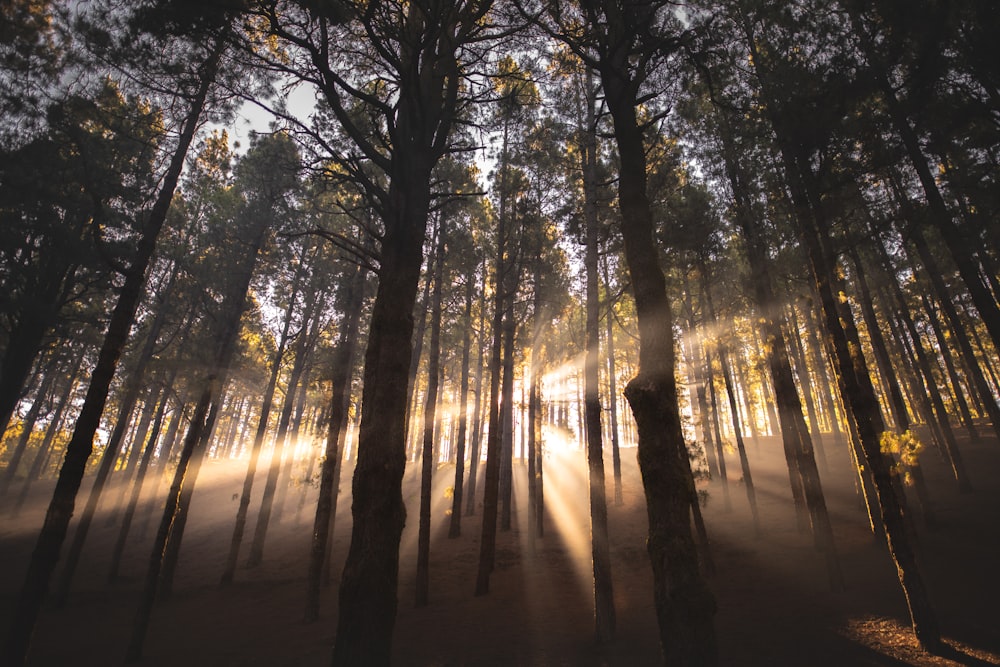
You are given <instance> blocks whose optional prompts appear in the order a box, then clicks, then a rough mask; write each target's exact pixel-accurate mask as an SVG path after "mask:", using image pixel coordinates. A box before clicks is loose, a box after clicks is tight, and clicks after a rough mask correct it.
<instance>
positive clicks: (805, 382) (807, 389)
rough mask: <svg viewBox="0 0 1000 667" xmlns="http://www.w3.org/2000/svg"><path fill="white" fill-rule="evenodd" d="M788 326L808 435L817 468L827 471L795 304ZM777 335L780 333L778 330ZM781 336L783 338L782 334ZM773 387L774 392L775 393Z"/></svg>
mask: <svg viewBox="0 0 1000 667" xmlns="http://www.w3.org/2000/svg"><path fill="white" fill-rule="evenodd" d="M788 317H789V318H790V319H789V320H788V326H789V327H791V332H792V333H791V334H790V335H789V336H787V339H788V340H791V341H792V344H791V348H792V349H791V351H792V357H793V358H794V359H795V370H796V375H797V376H798V379H799V386H801V387H802V397H803V398H804V399H805V404H806V414H807V416H808V417H809V437H810V440H811V441H812V444H813V450H814V451H815V453H816V460H817V462H818V463H819V470H820V472H822V473H826V472H827V463H826V451H825V450H824V448H823V434H822V433H820V430H819V417H818V415H817V412H816V398H817V397H818V395H817V394H816V393H814V392H813V382H812V377H811V375H810V373H809V365H808V364H807V363H806V354H805V350H804V349H803V347H802V335H801V331H800V329H799V322H798V317H797V316H796V314H795V306H793V305H789V307H788ZM777 335H782V333H781V332H780V331H779V332H777ZM782 338H785V337H784V336H783V335H782ZM777 391H778V390H777V388H775V393H777Z"/></svg>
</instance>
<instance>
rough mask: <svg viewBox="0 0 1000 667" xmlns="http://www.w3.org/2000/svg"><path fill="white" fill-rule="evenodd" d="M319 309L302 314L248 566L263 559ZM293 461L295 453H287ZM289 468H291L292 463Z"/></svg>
mask: <svg viewBox="0 0 1000 667" xmlns="http://www.w3.org/2000/svg"><path fill="white" fill-rule="evenodd" d="M315 306H316V300H315V295H313V298H312V299H311V300H310V302H309V304H308V305H307V306H306V309H305V312H304V313H303V315H302V329H301V331H299V335H298V338H297V339H296V341H295V349H294V350H293V351H292V354H293V355H294V357H295V361H294V362H292V370H291V373H290V374H289V377H288V385H287V389H286V390H285V399H284V401H283V402H282V406H281V416H280V417H279V418H278V432H277V434H276V435H275V436H274V449H273V450H272V453H271V461H270V464H269V466H268V469H267V479H266V481H265V482H264V494H263V496H262V497H261V499H260V510H259V512H258V514H257V524H256V526H255V527H254V533H253V540H252V541H251V542H250V553H249V554H248V556H247V567H256V566H258V565H260V564H261V562H262V561H263V560H264V542H265V541H266V539H267V531H268V527H269V526H270V522H271V512H272V509H273V507H274V499H275V493H276V491H277V488H278V479H279V477H280V476H281V470H282V467H283V461H284V458H285V456H286V451H287V449H288V426H289V424H290V423H291V419H292V410H293V409H294V407H295V392H296V390H297V389H298V386H299V380H300V379H301V377H302V371H303V369H304V367H305V358H306V356H307V355H306V347H307V345H306V343H307V341H308V338H309V334H308V328H309V322H310V321H311V320H312V317H313V312H314V309H315ZM287 456H288V458H289V459H291V458H292V454H291V453H288V454H287ZM288 465H291V464H290V463H289V464H288Z"/></svg>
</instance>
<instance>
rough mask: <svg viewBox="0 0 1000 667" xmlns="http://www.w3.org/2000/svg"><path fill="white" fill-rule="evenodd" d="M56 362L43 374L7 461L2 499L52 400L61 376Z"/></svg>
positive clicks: (1, 484) (14, 477) (1, 490)
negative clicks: (58, 377)
mask: <svg viewBox="0 0 1000 667" xmlns="http://www.w3.org/2000/svg"><path fill="white" fill-rule="evenodd" d="M55 361H56V359H53V360H52V361H50V362H49V363H48V364H46V369H45V370H44V371H43V373H42V381H41V383H40V385H39V387H38V390H37V391H36V392H35V400H34V401H32V403H31V407H30V408H29V409H28V414H26V415H25V416H24V420H23V421H22V422H21V435H20V436H18V439H17V444H16V445H15V446H14V451H13V452H12V453H11V456H10V460H9V461H7V469H6V470H5V471H4V475H3V480H2V482H0V498H4V497H5V496H6V495H7V491H8V490H9V489H10V486H11V484H13V482H14V479H16V477H17V469H18V467H19V466H20V465H21V459H22V458H24V453H25V451H27V449H28V441H29V440H31V434H32V433H33V432H34V430H35V424H36V423H37V422H38V417H39V415H40V414H41V411H42V406H44V405H46V404H47V403H48V402H49V400H50V396H49V390H50V389H51V388H52V385H53V383H54V382H55V379H56V376H57V375H59V373H58V371H57V367H56V364H55Z"/></svg>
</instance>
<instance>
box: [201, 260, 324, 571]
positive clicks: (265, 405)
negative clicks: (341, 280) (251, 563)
mask: <svg viewBox="0 0 1000 667" xmlns="http://www.w3.org/2000/svg"><path fill="white" fill-rule="evenodd" d="M304 267H305V262H303V261H301V259H300V261H299V269H298V271H296V274H295V280H294V281H293V283H292V294H291V296H290V297H289V299H288V308H287V310H286V311H285V321H284V323H283V324H282V327H281V335H280V336H279V337H278V349H277V350H276V351H275V353H274V360H273V361H272V362H271V374H270V376H268V379H267V386H266V387H265V388H264V397H263V399H262V400H261V406H260V416H259V417H258V419H257V432H256V433H255V434H254V439H253V446H252V448H251V449H250V461H249V462H248V463H247V472H246V475H245V476H244V477H243V490H242V492H241V493H240V504H239V507H238V508H237V510H236V525H234V526H233V536H232V539H231V540H230V542H229V556H228V557H227V558H226V566H225V569H223V571H222V579H221V581H220V585H222V586H228V585H229V584H231V583H233V577H234V576H235V575H236V563H237V561H238V560H239V555H240V544H241V543H242V542H243V531H244V530H245V529H246V522H247V513H248V512H249V509H250V496H251V494H252V493H253V482H254V477H255V476H256V475H257V461H258V460H259V459H260V450H261V449H262V448H263V444H264V437H265V435H267V426H268V421H269V420H270V418H271V408H272V406H273V403H274V390H275V387H277V385H278V373H279V372H280V371H281V360H282V358H283V357H284V356H285V346H286V345H288V337H289V332H290V331H291V327H292V316H293V314H294V311H295V300H296V297H297V296H298V291H299V285H300V283H301V280H302V276H303V273H304ZM300 335H301V334H300Z"/></svg>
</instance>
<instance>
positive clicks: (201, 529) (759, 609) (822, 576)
mask: <svg viewBox="0 0 1000 667" xmlns="http://www.w3.org/2000/svg"><path fill="white" fill-rule="evenodd" d="M984 430H985V429H981V431H984ZM826 441H827V445H826V448H827V459H828V469H827V470H826V471H825V472H823V473H822V477H823V482H824V489H825V492H826V499H827V503H828V505H829V507H830V512H831V517H832V521H833V529H834V534H835V537H836V541H837V549H838V551H839V555H840V562H841V565H842V568H843V574H844V579H845V581H846V584H847V590H846V591H845V592H838V593H832V592H830V587H829V585H828V583H827V582H828V579H827V575H826V568H825V565H824V559H823V557H822V555H821V554H820V553H818V552H817V551H816V550H815V549H814V548H813V546H812V540H811V538H810V536H809V534H808V533H802V532H799V531H797V529H796V525H795V517H794V511H793V508H792V503H791V495H790V493H789V491H788V481H787V472H786V468H785V465H784V460H783V456H782V453H781V446H780V442H779V441H778V440H777V439H775V438H761V439H760V440H759V442H757V443H754V442H752V441H748V444H747V449H748V454H749V459H750V465H751V470H752V474H753V479H754V484H755V487H756V492H757V500H758V503H759V509H760V535H759V537H758V536H756V535H755V531H754V528H753V523H752V520H751V515H750V511H749V506H748V502H747V498H746V494H745V487H744V485H743V483H742V480H740V479H739V478H740V474H739V464H738V459H736V457H735V456H733V457H732V458H730V459H729V461H728V463H729V470H730V495H731V504H732V509H731V510H729V511H727V510H726V509H725V502H724V500H723V490H722V486H721V483H720V482H719V481H718V480H716V481H713V482H711V483H710V484H709V483H702V484H701V485H700V488H701V489H703V490H706V491H707V492H708V497H707V504H706V505H705V508H704V515H705V520H706V523H707V527H708V531H709V534H710V537H711V547H712V556H713V558H714V561H715V569H716V572H715V574H714V575H713V576H712V577H711V578H710V580H709V583H710V585H711V588H712V590H713V592H714V593H715V596H716V598H717V602H718V614H717V617H716V631H717V635H718V641H719V651H720V658H721V659H720V662H721V664H722V665H735V666H743V665H747V666H753V665H768V666H785V665H789V666H799V665H801V666H816V667H826V666H830V667H833V666H838V667H839V666H844V665H935V666H937V665H960V664H961V665H1000V522H998V520H997V514H998V511H1000V445H998V442H997V440H996V439H995V438H992V437H990V438H987V437H982V438H981V439H980V440H979V441H976V442H971V441H970V440H969V439H968V438H967V437H966V438H964V439H963V440H961V441H960V446H961V448H962V454H963V456H964V457H965V463H966V466H967V467H968V470H969V471H970V475H971V477H972V482H973V485H974V486H975V492H974V493H972V494H966V495H960V494H959V493H958V492H957V488H956V487H957V485H956V484H955V483H954V480H953V479H951V478H950V477H949V470H948V468H947V467H946V465H945V464H944V462H943V460H942V458H941V457H940V456H938V454H937V453H936V452H935V451H934V450H933V449H932V448H929V449H928V450H927V451H925V452H924V454H923V455H922V461H923V468H924V472H925V476H926V478H927V482H928V485H929V488H930V492H931V495H932V499H933V504H934V510H935V513H936V518H937V526H936V528H935V529H933V530H930V529H928V528H926V527H924V526H918V529H917V535H918V542H919V550H920V553H921V558H922V565H923V571H924V573H925V578H926V582H927V586H928V589H929V593H930V597H931V599H932V601H933V603H934V605H935V606H936V608H937V611H938V614H939V617H940V625H941V628H942V631H943V634H944V636H945V637H946V640H947V641H948V643H949V644H950V645H952V646H953V647H954V648H955V653H954V655H952V656H951V657H950V658H936V657H931V656H929V655H927V654H925V653H923V652H922V651H921V650H920V649H919V648H918V647H917V645H916V642H915V640H914V639H913V637H912V633H911V632H910V631H909V628H908V621H907V618H908V617H907V611H906V604H905V600H904V598H903V595H902V594H901V592H900V588H899V585H898V581H897V578H896V573H895V569H894V567H893V564H892V562H891V561H890V559H889V556H888V554H887V552H886V550H885V549H884V547H881V546H878V544H877V543H876V541H875V540H874V539H873V537H872V533H871V530H870V528H869V525H868V519H867V515H866V514H865V512H864V510H863V508H862V506H861V504H860V503H859V501H858V497H857V494H856V492H855V486H854V475H853V473H852V470H851V467H850V460H849V457H848V454H847V450H846V448H845V447H844V446H843V445H838V446H833V445H832V444H830V442H829V438H827V439H826ZM550 442H551V446H550V449H549V451H548V453H547V458H546V463H545V501H546V517H545V536H544V538H543V539H540V540H538V541H537V543H536V545H535V552H534V555H530V552H529V544H528V540H527V531H526V525H525V521H524V518H525V517H526V511H525V510H524V505H525V504H526V493H525V485H524V479H525V476H526V475H525V471H524V468H523V467H521V466H519V464H517V463H515V476H516V481H517V484H516V485H515V490H514V494H515V498H516V505H515V511H514V514H513V528H512V530H510V531H507V532H502V533H500V535H499V537H498V541H497V558H496V570H495V572H494V573H493V575H492V578H491V592H490V594H489V595H487V596H483V597H473V595H472V591H473V587H474V584H475V576H476V567H477V561H478V551H479V528H480V525H479V522H480V521H481V519H480V513H479V512H477V514H476V516H474V517H463V535H462V537H460V538H458V539H453V540H449V539H447V537H446V533H447V517H446V511H447V508H450V504H451V501H450V499H449V498H448V495H449V487H450V486H451V484H452V476H453V474H454V468H453V467H451V466H442V467H441V468H440V469H439V470H438V473H437V478H436V483H435V490H434V498H435V507H434V513H433V517H434V522H435V523H434V528H433V530H434V534H435V536H434V540H433V543H432V551H431V600H430V605H429V606H427V607H424V608H419V609H418V608H415V607H414V605H413V595H414V584H413V579H414V570H415V565H414V563H415V552H416V541H417V540H416V533H417V530H416V527H417V520H416V517H417V506H416V504H417V498H418V494H417V490H418V486H417V482H416V470H417V468H418V466H416V465H411V466H410V467H409V468H408V470H407V474H406V477H405V483H404V496H405V498H406V500H407V507H408V511H409V517H410V518H409V520H408V521H407V526H406V529H405V531H404V533H403V540H402V545H401V565H400V573H399V580H400V585H399V612H398V617H397V621H396V632H395V638H394V643H393V655H394V663H395V664H396V665H414V666H418V667H430V666H444V665H456V666H457V665H469V666H480V665H495V666H503V665H515V666H517V665H524V666H556V665H566V666H577V665H579V666H591V665H593V666H602V665H609V666H610V665H616V666H617V665H621V666H630V667H631V666H639V665H657V664H661V662H662V661H661V659H660V648H659V642H658V637H657V632H656V623H655V615H654V611H653V604H652V594H651V590H652V582H651V579H652V576H651V573H650V568H649V563H648V560H647V557H646V553H645V546H644V540H645V531H646V513H645V501H644V496H643V494H642V488H641V484H640V480H639V474H638V470H637V467H636V463H635V449H630V448H625V449H623V451H622V454H623V456H622V459H623V496H624V502H623V503H622V504H620V505H614V504H611V506H610V508H609V522H610V531H611V541H612V566H613V577H614V599H615V606H616V612H617V637H616V639H615V640H614V641H613V642H611V643H609V644H605V645H598V644H596V643H595V641H594V639H593V635H594V631H593V625H594V621H593V609H592V589H593V584H592V575H591V571H590V560H589V551H590V548H589V509H588V506H587V484H586V476H585V475H586V466H585V459H584V453H583V451H582V450H578V449H574V448H570V447H568V446H565V445H563V444H561V442H560V440H559V439H558V438H550ZM608 460H609V465H608V480H609V483H608V493H609V498H611V499H613V485H612V481H611V480H612V475H611V467H610V457H608ZM261 469H262V470H263V468H261ZM244 471H245V463H244V462H212V463H207V464H206V466H205V469H204V470H203V471H202V478H201V479H200V480H199V483H198V491H197V493H196V495H195V499H194V504H193V508H192V513H191V516H190V519H189V522H188V529H187V534H186V536H185V541H184V547H183V550H182V554H181V560H180V565H179V570H178V573H177V579H176V582H175V589H174V594H173V596H172V597H171V598H170V599H169V600H166V601H161V602H159V603H158V604H157V606H156V608H155V609H154V611H153V617H152V623H151V626H150V631H149V635H148V638H147V641H146V645H145V653H144V658H143V660H142V662H141V663H140V664H141V665H148V666H154V665H155V666H157V667H161V666H162V667H167V666H169V667H174V666H177V665H190V666H196V667H200V666H213V667H214V666H218V667H235V666H244V665H245V666H250V665H260V666H264V665H268V666H272V665H273V666H277V667H283V666H289V667H291V666H301V667H307V666H313V665H327V664H329V658H330V649H331V646H332V644H333V635H334V629H335V626H336V580H337V577H338V576H339V573H340V570H341V568H342V566H343V562H344V557H345V554H346V549H347V542H348V540H349V535H350V532H349V527H350V503H349V499H347V498H344V497H342V498H341V503H340V511H339V513H338V519H337V526H336V537H335V550H334V554H333V560H332V572H333V579H334V583H333V585H332V586H330V587H329V588H327V589H326V590H325V591H324V593H323V598H322V617H321V619H320V621H318V622H316V623H312V624H306V623H304V622H303V621H302V616H303V608H304V601H305V573H306V554H307V548H308V542H309V534H310V530H311V517H310V516H309V512H310V509H311V507H312V506H313V505H314V494H315V489H313V488H310V487H305V490H306V491H307V493H308V495H307V497H306V503H305V505H304V507H305V509H303V510H302V511H301V512H300V513H299V514H298V516H296V508H297V506H298V502H299V489H293V490H292V491H291V492H290V493H289V496H288V501H287V509H286V510H285V513H284V518H283V521H282V522H281V523H279V524H277V525H272V532H271V533H270V538H269V540H268V544H267V548H266V551H265V560H264V563H263V564H262V565H260V566H258V567H256V568H254V569H247V568H241V569H239V570H238V571H237V580H236V582H235V583H234V584H233V585H232V586H231V587H229V588H227V589H220V588H219V586H218V580H219V577H220V575H221V572H222V569H223V564H224V559H225V556H226V553H227V550H228V545H229V541H230V536H231V533H232V523H233V517H234V516H235V513H236V508H237V505H238V493H239V490H240V486H241V484H242V477H243V474H244ZM349 480H350V470H345V475H344V478H343V483H342V486H341V488H342V490H343V491H344V492H345V493H349V491H350V481H349ZM262 486H263V484H262V481H261V480H260V478H259V479H258V483H257V485H256V486H255V491H257V494H256V496H255V503H256V502H259V494H260V488H261V487H262ZM165 488H166V487H165V485H164V486H162V487H161V491H163V490H165ZM481 488H482V487H481V486H480V489H481ZM86 492H87V482H85V485H84V488H83V490H82V492H81V495H80V496H79V499H78V507H80V506H82V505H83V503H84V501H85V498H86V495H85V493H86ZM50 494H51V484H38V485H37V488H36V489H34V492H33V495H32V497H31V498H30V500H29V504H28V505H27V506H26V507H25V509H24V510H23V511H22V513H21V516H20V518H19V519H18V520H16V521H15V520H13V519H11V518H10V517H9V516H2V517H0V563H2V567H0V624H2V625H0V627H2V629H3V632H4V633H5V632H6V629H7V627H9V616H10V613H11V609H12V607H13V602H14V598H15V596H16V594H17V591H18V589H19V586H20V583H21V581H22V578H23V576H24V572H25V568H26V564H27V561H28V557H29V554H30V552H31V549H32V547H33V543H34V540H35V538H36V536H37V531H38V528H39V526H40V525H41V521H42V518H43V516H44V510H45V507H46V504H47V501H48V498H49V496H50ZM111 498H112V499H113V498H114V494H112V495H111ZM105 504H106V505H112V504H113V503H112V502H107V503H105ZM253 510H254V506H253V505H252V506H251V511H252V512H253ZM518 510H520V512H519V511H518ZM140 516H141V515H140ZM156 520H157V519H156V518H153V519H150V521H149V528H148V530H147V531H146V532H145V534H143V533H142V531H141V530H139V529H135V530H134V532H133V535H132V539H131V541H130V543H129V546H128V549H127V550H126V555H125V560H124V562H123V569H122V572H123V577H122V579H121V580H120V581H119V582H118V583H117V584H115V585H114V586H109V585H107V584H106V583H105V582H106V574H107V572H106V571H107V567H108V555H109V552H110V549H111V547H112V545H113V544H114V542H115V538H116V536H117V529H116V528H114V527H113V526H110V525H108V522H107V520H106V518H101V517H99V518H98V519H96V520H95V522H94V526H93V527H92V529H91V534H90V539H89V542H88V546H87V548H86V550H85V552H84V556H83V559H82V561H81V564H80V568H79V570H78V572H77V576H76V580H75V584H74V588H73V593H72V594H71V596H70V598H69V600H68V602H67V604H66V606H65V607H64V608H62V609H55V608H51V606H50V607H47V608H46V609H45V611H44V612H43V614H42V616H41V618H40V621H39V625H38V628H37V631H36V634H35V637H34V641H33V647H32V653H31V659H30V664H31V665H36V666H73V667H76V666H85V665H95V666H98V665H99V666H103V665H118V664H122V661H123V657H124V652H125V639H126V637H127V635H128V632H129V630H130V628H131V624H132V618H133V615H134V614H135V609H136V605H137V601H138V591H139V586H140V583H141V580H142V577H143V574H144V568H145V564H146V563H147V562H148V558H149V551H148V550H149V548H150V544H151V542H152V536H153V530H154V528H155V522H156ZM253 521H254V517H253V513H252V514H251V519H250V524H248V528H247V540H246V541H247V542H248V541H249V536H250V535H252V528H253ZM138 523H139V524H141V523H142V522H141V520H140V521H139V522H138ZM67 543H68V541H67ZM64 550H65V549H64ZM243 553H244V554H245V553H246V546H245V547H244V552H243Z"/></svg>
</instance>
